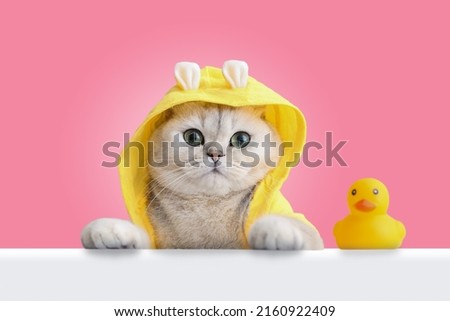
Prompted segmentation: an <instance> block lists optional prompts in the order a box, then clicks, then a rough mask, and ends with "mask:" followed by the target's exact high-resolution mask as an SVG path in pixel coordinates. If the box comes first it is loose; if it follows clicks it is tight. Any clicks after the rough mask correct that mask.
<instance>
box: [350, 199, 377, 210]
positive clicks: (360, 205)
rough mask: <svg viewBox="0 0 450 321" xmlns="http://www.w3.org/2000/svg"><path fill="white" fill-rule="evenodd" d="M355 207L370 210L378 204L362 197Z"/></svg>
mask: <svg viewBox="0 0 450 321" xmlns="http://www.w3.org/2000/svg"><path fill="white" fill-rule="evenodd" d="M355 207H356V208H357V209H358V210H360V211H363V212H369V211H371V210H373V209H374V208H375V207H377V206H376V205H375V204H374V203H372V202H370V201H368V200H366V199H362V200H360V201H359V202H357V203H356V204H355Z"/></svg>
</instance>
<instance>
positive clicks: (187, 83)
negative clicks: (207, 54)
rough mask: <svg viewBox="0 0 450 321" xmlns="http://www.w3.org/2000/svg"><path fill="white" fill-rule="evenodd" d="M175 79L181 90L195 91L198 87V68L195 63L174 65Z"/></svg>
mask: <svg viewBox="0 0 450 321" xmlns="http://www.w3.org/2000/svg"><path fill="white" fill-rule="evenodd" d="M175 78H176V80H177V83H178V85H179V86H180V87H181V88H182V89H183V90H195V89H198V87H199V86H200V67H199V65H197V64H196V63H195V62H186V61H182V62H179V63H177V64H175Z"/></svg>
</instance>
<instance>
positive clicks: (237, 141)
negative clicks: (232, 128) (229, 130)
mask: <svg viewBox="0 0 450 321" xmlns="http://www.w3.org/2000/svg"><path fill="white" fill-rule="evenodd" d="M248 143H250V135H249V134H248V133H246V132H237V133H235V134H234V135H233V136H231V139H230V145H231V146H233V147H236V148H244V147H245V146H247V145H248Z"/></svg>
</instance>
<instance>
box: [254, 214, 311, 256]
mask: <svg viewBox="0 0 450 321" xmlns="http://www.w3.org/2000/svg"><path fill="white" fill-rule="evenodd" d="M248 242H249V244H250V247H251V248H252V249H256V250H300V249H302V248H303V243H304V240H303V235H302V232H301V231H300V230H299V229H298V228H297V227H296V226H295V224H293V223H292V221H291V220H290V219H289V218H285V217H282V216H277V215H267V216H264V217H262V218H260V219H259V220H257V221H256V222H255V223H254V224H253V226H252V228H251V229H250V233H249V237H248Z"/></svg>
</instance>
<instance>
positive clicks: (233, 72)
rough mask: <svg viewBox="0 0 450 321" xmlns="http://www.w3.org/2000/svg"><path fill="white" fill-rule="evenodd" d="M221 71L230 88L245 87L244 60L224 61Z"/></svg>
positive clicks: (245, 66)
mask: <svg viewBox="0 0 450 321" xmlns="http://www.w3.org/2000/svg"><path fill="white" fill-rule="evenodd" d="M222 73H223V76H224V77H225V79H226V80H227V81H228V83H229V84H230V85H231V87H232V88H245V87H247V79H248V65H247V63H246V62H245V61H241V60H228V61H225V62H224V64H223V67H222Z"/></svg>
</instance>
